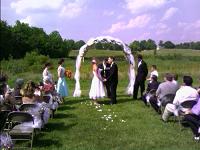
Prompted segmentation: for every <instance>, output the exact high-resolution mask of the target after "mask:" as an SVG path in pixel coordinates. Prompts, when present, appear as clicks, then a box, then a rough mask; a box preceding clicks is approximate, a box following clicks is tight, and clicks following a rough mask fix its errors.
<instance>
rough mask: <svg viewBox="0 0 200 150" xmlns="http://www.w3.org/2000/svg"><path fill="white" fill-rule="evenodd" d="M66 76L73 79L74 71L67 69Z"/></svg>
mask: <svg viewBox="0 0 200 150" xmlns="http://www.w3.org/2000/svg"><path fill="white" fill-rule="evenodd" d="M65 76H66V77H67V78H69V79H71V78H72V71H71V70H70V69H67V68H66V69H65Z"/></svg>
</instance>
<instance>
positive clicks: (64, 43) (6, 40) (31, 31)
mask: <svg viewBox="0 0 200 150" xmlns="http://www.w3.org/2000/svg"><path fill="white" fill-rule="evenodd" d="M84 44H85V42H84V41H83V40H79V41H74V40H72V39H69V40H66V39H63V38H62V37H61V35H60V33H59V32H58V31H53V32H51V33H50V34H47V33H46V32H45V31H44V30H43V29H42V28H37V27H30V26H29V25H28V24H26V23H21V22H20V21H16V23H15V25H14V26H10V25H8V24H7V23H6V21H2V20H1V22H0V60H2V59H8V58H9V57H13V58H23V57H24V56H25V55H26V53H27V52H32V51H35V52H37V53H38V54H41V55H46V56H49V57H51V58H59V57H68V55H69V52H70V50H73V49H79V48H80V47H81V46H82V45H84Z"/></svg>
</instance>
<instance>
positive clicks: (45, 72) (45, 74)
mask: <svg viewBox="0 0 200 150" xmlns="http://www.w3.org/2000/svg"><path fill="white" fill-rule="evenodd" d="M50 67H51V64H50V63H46V64H45V66H44V70H43V73H42V76H43V82H44V79H45V77H49V79H50V81H51V83H53V78H52V74H51V73H50V72H49V68H50Z"/></svg>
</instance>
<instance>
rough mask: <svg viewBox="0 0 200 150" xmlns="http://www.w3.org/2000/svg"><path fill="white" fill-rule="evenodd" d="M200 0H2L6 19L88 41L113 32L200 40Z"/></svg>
mask: <svg viewBox="0 0 200 150" xmlns="http://www.w3.org/2000/svg"><path fill="white" fill-rule="evenodd" d="M199 7H200V0H1V19H2V20H6V21H7V22H8V24H11V25H13V24H14V23H15V21H16V20H20V21H21V22H25V23H29V25H31V26H37V27H41V28H44V30H45V31H46V32H47V33H50V32H52V31H54V30H57V31H59V32H60V34H61V35H62V37H63V38H66V39H74V40H80V39H82V40H85V41H87V40H88V39H89V38H91V37H97V36H101V35H109V36H113V37H116V38H119V39H121V40H123V41H125V42H127V43H130V42H131V41H133V40H142V39H149V38H151V39H154V40H156V41H159V40H164V41H166V40H171V41H173V42H175V43H179V42H185V41H199V40H200V9H199Z"/></svg>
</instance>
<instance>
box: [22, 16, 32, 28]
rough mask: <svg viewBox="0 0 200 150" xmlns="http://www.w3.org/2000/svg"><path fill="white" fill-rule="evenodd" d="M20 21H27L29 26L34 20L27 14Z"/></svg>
mask: <svg viewBox="0 0 200 150" xmlns="http://www.w3.org/2000/svg"><path fill="white" fill-rule="evenodd" d="M20 22H23V23H28V24H29V25H30V26H32V25H34V22H33V19H32V17H31V16H27V17H26V18H24V19H21V20H20Z"/></svg>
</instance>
